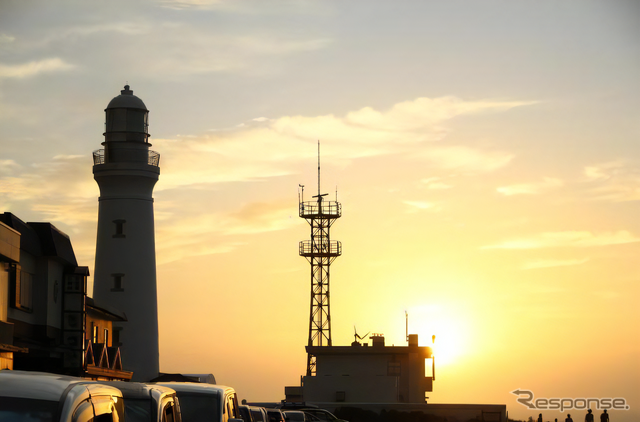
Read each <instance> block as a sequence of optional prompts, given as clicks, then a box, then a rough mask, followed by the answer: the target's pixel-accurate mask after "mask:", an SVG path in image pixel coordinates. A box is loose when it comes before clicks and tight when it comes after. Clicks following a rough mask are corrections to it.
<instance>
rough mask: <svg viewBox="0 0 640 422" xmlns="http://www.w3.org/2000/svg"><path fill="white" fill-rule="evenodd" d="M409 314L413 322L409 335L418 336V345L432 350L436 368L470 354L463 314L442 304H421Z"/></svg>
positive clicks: (467, 331)
mask: <svg viewBox="0 0 640 422" xmlns="http://www.w3.org/2000/svg"><path fill="white" fill-rule="evenodd" d="M408 313H409V315H410V319H411V320H413V321H412V322H410V328H409V332H410V333H416V334H418V338H419V341H420V345H421V346H428V347H431V348H432V351H433V356H435V362H436V367H438V366H448V365H452V364H454V363H455V362H456V361H458V360H460V359H461V358H463V357H464V356H465V354H466V353H467V352H468V351H469V344H470V340H471V339H470V338H469V330H468V328H467V320H466V319H465V318H464V313H459V312H456V311H455V309H453V308H451V307H447V306H444V305H423V306H419V307H416V308H413V309H410V310H409V311H408ZM411 326H413V327H414V329H412V328H411ZM434 336H435V337H434Z"/></svg>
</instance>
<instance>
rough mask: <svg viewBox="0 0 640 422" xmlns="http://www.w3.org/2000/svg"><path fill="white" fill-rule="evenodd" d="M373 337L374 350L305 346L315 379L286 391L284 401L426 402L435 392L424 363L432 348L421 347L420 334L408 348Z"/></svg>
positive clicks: (355, 344)
mask: <svg viewBox="0 0 640 422" xmlns="http://www.w3.org/2000/svg"><path fill="white" fill-rule="evenodd" d="M371 339H372V340H373V344H372V345H371V346H368V345H367V344H364V345H361V344H360V343H358V342H353V343H352V345H351V346H307V353H310V354H312V355H314V356H315V358H316V375H314V376H305V377H303V378H302V386H301V387H293V388H292V387H285V394H286V395H287V399H286V400H287V401H300V400H303V401H305V402H312V403H334V404H336V405H337V404H344V403H422V404H424V403H425V394H426V393H427V392H430V391H432V389H433V374H432V373H431V372H432V368H431V365H429V366H426V365H425V361H426V359H430V358H432V351H431V348H430V347H420V346H418V336H417V335H416V334H412V335H410V336H409V345H408V346H385V344H384V337H383V336H381V335H374V336H372V337H371ZM426 372H430V374H429V375H427V374H426Z"/></svg>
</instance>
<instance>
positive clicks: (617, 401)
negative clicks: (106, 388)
mask: <svg viewBox="0 0 640 422" xmlns="http://www.w3.org/2000/svg"><path fill="white" fill-rule="evenodd" d="M511 394H514V395H516V396H518V398H517V399H516V401H517V402H518V403H520V404H521V405H523V406H525V407H527V408H529V409H538V410H559V411H560V412H564V411H565V410H573V409H576V410H585V409H591V408H595V409H597V410H604V409H606V410H629V409H630V407H629V405H628V404H627V400H626V399H625V398H624V397H600V398H598V397H577V398H573V397H551V398H547V397H538V398H535V396H534V394H533V392H532V391H530V390H521V389H519V388H518V389H517V390H513V391H511Z"/></svg>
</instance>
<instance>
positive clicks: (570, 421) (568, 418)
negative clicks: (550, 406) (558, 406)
mask: <svg viewBox="0 0 640 422" xmlns="http://www.w3.org/2000/svg"><path fill="white" fill-rule="evenodd" d="M564 422H573V419H571V415H570V414H569V413H567V417H566V418H565V419H564Z"/></svg>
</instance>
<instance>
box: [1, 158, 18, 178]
mask: <svg viewBox="0 0 640 422" xmlns="http://www.w3.org/2000/svg"><path fill="white" fill-rule="evenodd" d="M20 168H21V166H20V164H18V163H16V162H15V161H13V160H0V176H1V175H7V176H9V175H11V174H15V173H16V172H17V171H18V170H19V169H20Z"/></svg>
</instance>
